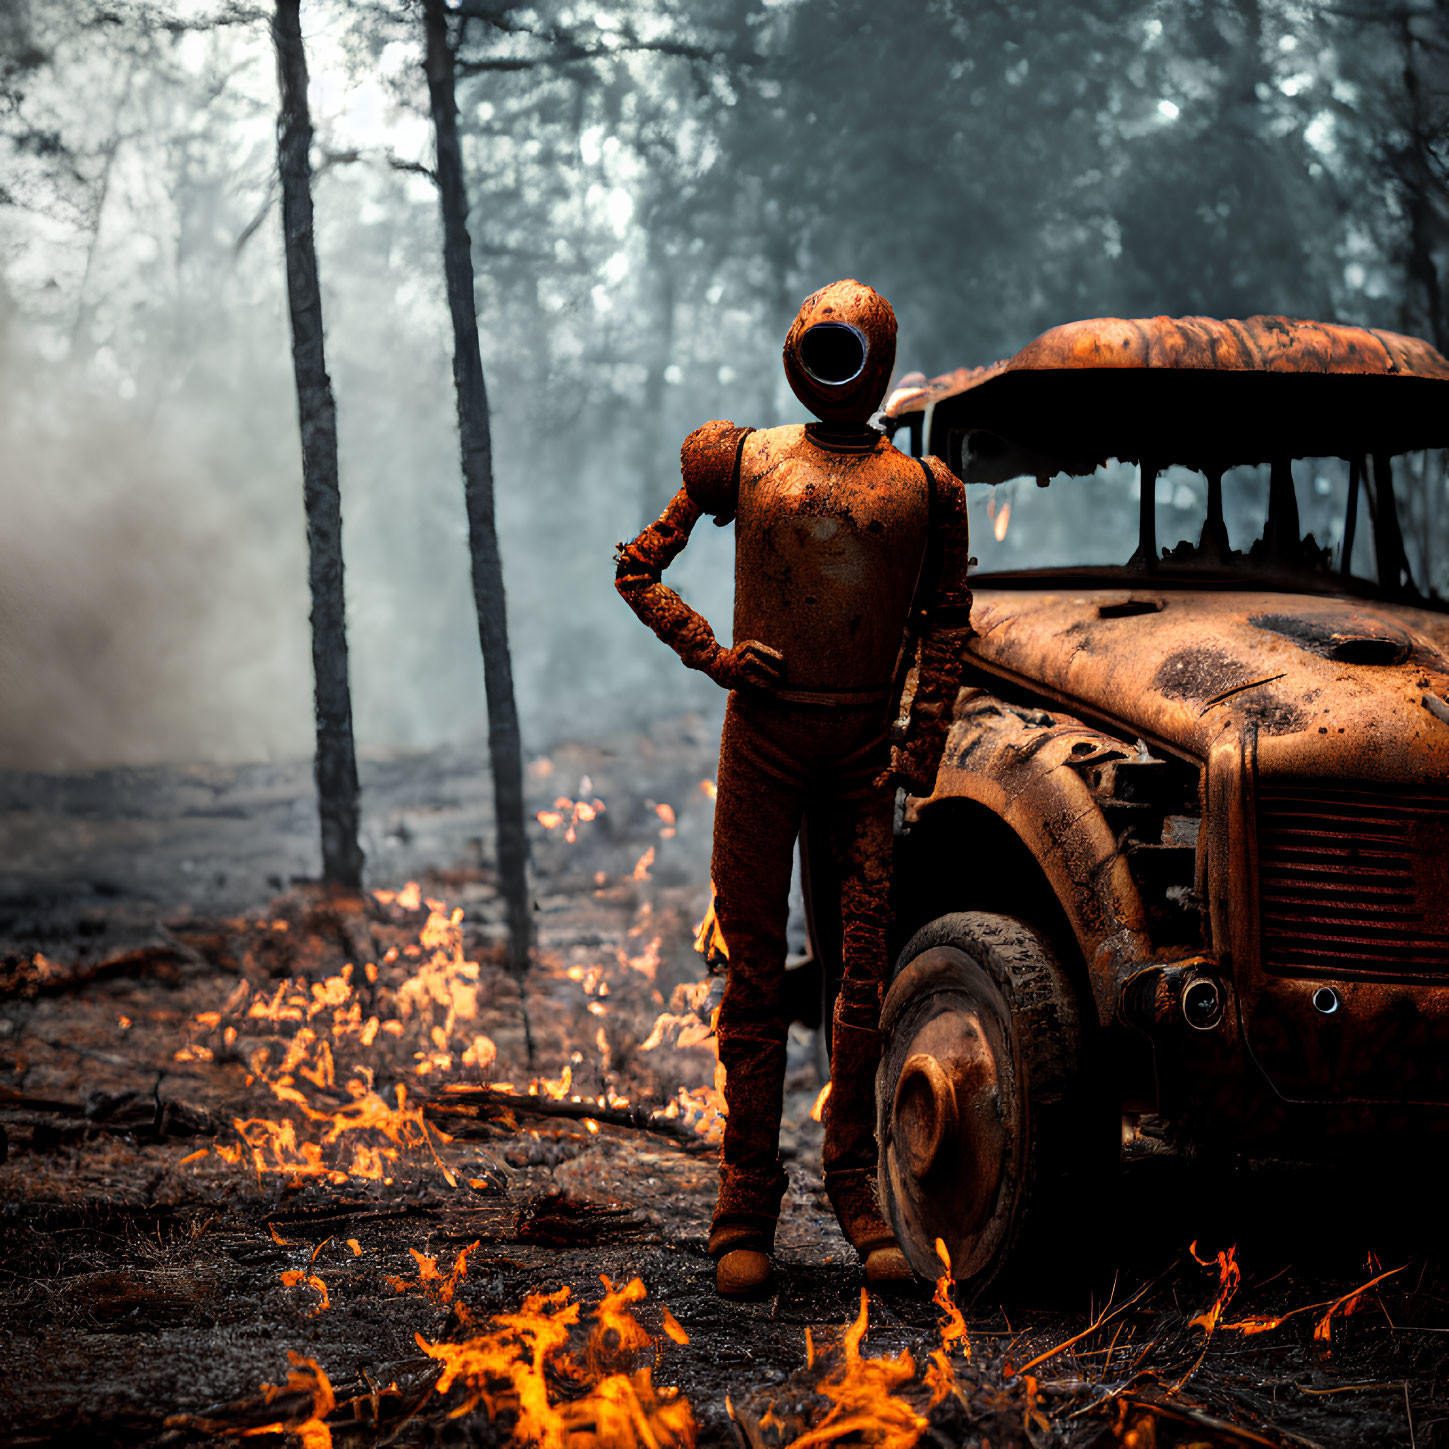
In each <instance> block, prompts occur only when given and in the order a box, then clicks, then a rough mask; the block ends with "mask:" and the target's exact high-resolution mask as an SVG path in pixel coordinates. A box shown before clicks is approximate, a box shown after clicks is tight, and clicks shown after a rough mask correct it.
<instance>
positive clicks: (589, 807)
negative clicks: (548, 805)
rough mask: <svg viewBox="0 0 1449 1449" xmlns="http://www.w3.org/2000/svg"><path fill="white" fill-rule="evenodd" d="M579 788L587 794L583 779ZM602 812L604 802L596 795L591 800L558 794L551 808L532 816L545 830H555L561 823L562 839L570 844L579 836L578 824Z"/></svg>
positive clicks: (586, 782)
mask: <svg viewBox="0 0 1449 1449" xmlns="http://www.w3.org/2000/svg"><path fill="white" fill-rule="evenodd" d="M580 788H581V789H582V791H583V793H584V794H586V795H587V794H588V793H589V782H588V781H587V780H584V781H583V782H581V787H580ZM603 813H604V802H603V801H602V800H600V799H598V798H597V797H595V798H594V799H592V800H571V799H569V797H568V796H567V795H560V796H559V797H558V799H557V800H555V801H554V802H553V809H552V810H540V811H539V812H538V813H537V814H536V815H535V816H534V817H533V818H534V819H535V820H537V821H538V823H539V824H540V825H542V826H543V828H544V829H545V830H557V829H558V828H559V826H561V825H562V826H563V827H564V839H565V840H566V841H568V843H569V844H570V845H572V844H573V843H574V842H575V841H576V840H577V839H578V838H579V826H580V825H588V824H590V823H591V822H592V821H594V820H596V819H598V817H599V816H600V815H602V814H603Z"/></svg>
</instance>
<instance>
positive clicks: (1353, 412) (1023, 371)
mask: <svg viewBox="0 0 1449 1449" xmlns="http://www.w3.org/2000/svg"><path fill="white" fill-rule="evenodd" d="M892 402H893V406H892V408H891V409H890V413H889V415H890V416H891V417H892V418H894V419H898V420H901V421H906V420H909V419H910V418H911V417H912V416H915V415H921V414H926V413H927V412H929V414H930V416H931V419H932V422H931V432H932V437H931V438H930V439H928V440H927V444H928V446H930V447H931V448H933V449H934V450H936V451H938V452H941V453H942V454H943V456H946V457H947V458H948V459H950V460H952V461H954V453H955V451H956V450H957V448H960V447H962V446H963V444H964V447H965V449H966V455H965V461H964V462H963V463H962V470H963V476H964V477H966V479H967V481H977V482H989V483H994V482H1002V481H1004V480H1005V479H1007V478H1010V477H1015V476H1018V475H1020V474H1035V475H1037V476H1039V477H1049V476H1051V475H1053V474H1055V473H1066V474H1069V475H1074V476H1080V475H1083V474H1088V473H1090V472H1092V471H1093V469H1094V468H1095V466H1096V465H1097V463H1099V462H1100V461H1101V460H1103V459H1105V458H1109V457H1119V458H1124V459H1128V460H1131V461H1140V462H1147V461H1150V462H1152V463H1153V464H1154V465H1156V466H1158V467H1163V466H1166V465H1167V464H1169V463H1183V464H1186V465H1188V466H1190V467H1195V468H1201V469H1203V470H1205V471H1209V472H1212V471H1219V470H1221V469H1223V468H1226V467H1232V466H1235V465H1238V464H1244V463H1252V462H1267V461H1271V460H1274V459H1283V458H1290V457H1306V456H1337V457H1349V458H1351V457H1357V456H1360V455H1364V454H1368V453H1373V452H1385V453H1398V452H1405V451H1410V450H1413V449H1418V448H1425V447H1442V446H1445V445H1446V444H1449V360H1446V359H1445V358H1444V357H1443V356H1442V355H1441V354H1440V353H1438V352H1436V351H1435V350H1434V348H1433V347H1431V346H1430V345H1429V344H1428V343H1427V342H1424V341H1422V340H1420V339H1419V338H1416V337H1407V336H1403V335H1401V334H1399V333H1395V332H1385V331H1380V330H1377V329H1373V330H1371V329H1368V328H1361V327H1344V326H1339V325H1336V324H1333V323H1325V322H1311V321H1302V320H1296V319H1291V318H1287V317H1266V316H1265V317H1248V318H1244V319H1241V320H1234V319H1218V318H1214V317H1149V318H1122V317H1097V318H1091V319H1088V320H1086V321H1082V322H1071V323H1067V324H1065V325H1064V326H1060V327H1054V328H1052V329H1051V330H1050V331H1048V332H1045V333H1043V334H1042V335H1041V336H1040V337H1038V338H1037V339H1036V340H1035V341H1033V342H1031V343H1029V344H1028V345H1027V346H1026V347H1024V348H1022V350H1021V351H1020V352H1018V353H1017V354H1016V355H1015V356H1014V357H1011V358H1008V359H1006V360H1004V361H1001V362H995V363H992V364H990V365H989V366H986V367H975V368H958V369H957V370H956V371H955V372H951V373H947V374H944V375H942V376H940V377H937V378H933V379H931V380H930V381H928V382H927V381H923V382H922V383H921V384H919V385H918V386H915V387H913V388H911V389H897V391H896V393H895V394H894V395H893V399H892ZM971 435H977V436H975V437H974V438H973V437H972V436H971Z"/></svg>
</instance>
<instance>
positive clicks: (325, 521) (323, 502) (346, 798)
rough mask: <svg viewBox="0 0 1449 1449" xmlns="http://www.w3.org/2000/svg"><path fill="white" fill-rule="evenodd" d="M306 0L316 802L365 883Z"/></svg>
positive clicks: (305, 462) (297, 185) (285, 44)
mask: <svg viewBox="0 0 1449 1449" xmlns="http://www.w3.org/2000/svg"><path fill="white" fill-rule="evenodd" d="M298 3H299V0H277V9H276V14H275V15H274V16H273V19H272V40H273V42H274V43H275V45H276V48H277V80H278V85H279V87H280V89H281V94H282V108H281V111H280V112H279V113H278V116H277V174H278V176H279V178H280V180H281V186H282V242H283V247H284V249H285V252H286V258H287V305H288V308H289V309H290V311H291V315H292V370H293V372H294V373H295V375H296V379H297V414H298V418H299V420H300V422H301V429H302V499H303V505H304V507H305V510H306V514H307V577H308V582H309V583H310V584H311V588H312V670H313V675H314V678H315V683H316V694H315V698H316V707H317V760H316V765H315V774H316V780H317V809H318V813H319V815H320V816H321V823H322V880H323V882H324V883H325V884H327V885H330V886H335V887H338V888H341V889H344V890H351V891H356V890H360V889H361V888H362V848H361V846H360V845H359V844H358V843H357V756H356V753H355V751H354V748H353V742H352V693H351V690H350V689H349V687H348V682H347V619H346V610H345V606H344V602H343V592H342V495H341V493H340V492H339V490H338V485H337V409H336V406H335V404H334V403H333V400H332V381H331V379H330V378H329V377H328V376H327V358H326V354H325V352H324V349H323V343H322V294H321V292H320V290H319V288H318V282H317V249H316V245H315V243H314V241H313V237H312V161H311V155H310V153H311V148H312V117H311V114H310V113H309V111H308V109H307V55H306V52H305V50H304V49H303V47H302V27H301V22H300V20H299V18H298V14H297V7H298Z"/></svg>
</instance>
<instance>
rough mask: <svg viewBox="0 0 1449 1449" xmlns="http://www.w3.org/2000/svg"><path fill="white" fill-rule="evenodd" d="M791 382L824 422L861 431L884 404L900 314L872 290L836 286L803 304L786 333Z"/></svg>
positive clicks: (857, 285) (850, 282) (787, 372)
mask: <svg viewBox="0 0 1449 1449" xmlns="http://www.w3.org/2000/svg"><path fill="white" fill-rule="evenodd" d="M783 358H784V364H785V378H786V381H788V382H789V384H790V390H791V391H792V392H793V393H794V394H795V396H796V397H797V398H799V399H800V401H801V402H802V403H803V404H804V405H805V407H806V408H807V409H809V411H810V412H812V413H813V414H814V415H815V416H816V417H817V418H819V419H820V421H821V422H822V423H824V424H826V425H827V426H828V427H831V428H836V429H839V430H841V431H842V432H852V431H854V432H859V431H860V430H861V429H863V428H864V427H865V425H866V423H867V422H869V420H870V417H871V414H872V413H874V412H875V410H876V409H877V408H878V407H879V406H880V404H881V399H882V398H883V397H884V396H885V390H886V384H887V383H889V382H890V378H891V370H892V369H893V368H894V367H895V361H896V314H895V312H894V311H893V310H892V309H891V304H890V303H889V302H887V301H886V299H885V298H884V297H882V296H881V295H880V293H879V292H877V291H875V290H874V288H872V287H867V286H866V285H865V284H864V283H862V282H856V281H853V280H847V281H843V282H832V283H831V284H830V285H829V286H828V287H822V288H821V289H820V290H819V291H818V292H815V293H812V295H810V296H809V297H807V298H806V299H805V301H804V302H803V303H802V304H801V307H800V311H799V312H798V313H797V314H796V317H795V320H794V322H792V323H791V324H790V330H789V332H787V333H786V334H785V347H784V353H783Z"/></svg>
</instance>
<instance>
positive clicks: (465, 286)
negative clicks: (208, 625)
mask: <svg viewBox="0 0 1449 1449" xmlns="http://www.w3.org/2000/svg"><path fill="white" fill-rule="evenodd" d="M423 26H424V30H425V32H426V40H427V54H426V58H425V62H424V64H425V67H426V70H427V76H428V98H429V102H430V104H431V109H432V115H433V130H434V134H435V136H436V140H437V153H438V196H439V199H440V201H441V204H442V210H443V271H444V274H445V276H446V278H447V283H448V308H449V310H450V312H451V313H452V317H453V384H454V387H455V390H456V392H457V395H458V439H459V444H460V447H461V451H462V459H463V494H464V498H465V501H466V504H467V510H468V545H469V551H470V553H471V554H472V560H473V602H474V604H475V606H476V608H477V611H478V638H479V641H480V642H481V644H482V646H483V685H484V689H485V691H486V693H487V697H488V754H489V758H490V762H491V764H492V768H493V808H494V817H495V823H496V828H497V848H498V876H499V884H500V887H501V889H502V893H503V900H504V903H505V906H506V908H507V912H508V943H509V965H510V967H511V968H512V969H513V970H514V971H515V972H516V973H518V974H519V975H522V973H523V972H524V971H526V970H527V969H528V962H529V955H530V949H531V946H532V938H533V919H532V915H531V912H530V909H529V894H528V838H527V836H526V835H525V834H524V828H523V819H524V813H523V745H522V741H521V739H520V737H519V732H518V709H517V706H516V705H515V703H514V699H513V664H512V661H511V659H510V658H509V653H508V613H507V608H506V606H505V601H504V596H503V566H502V563H501V561H500V560H499V556H498V531H497V528H496V526H495V524H494V520H493V444H492V440H491V438H490V436H489V430H488V391H487V388H486V387H485V386H484V382H483V358H482V354H481V353H480V352H479V348H478V314H477V310H476V306H475V303H474V298H473V251H472V244H471V242H470V241H469V238H468V192H467V189H466V187H465V184H464V180H463V153H462V149H461V147H460V146H459V144H458V106H457V100H456V96H455V88H454V69H455V68H454V56H453V47H452V44H451V42H450V39H449V36H448V17H447V8H446V0H423Z"/></svg>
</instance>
